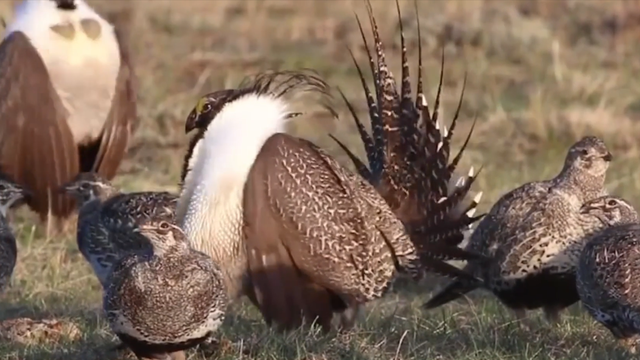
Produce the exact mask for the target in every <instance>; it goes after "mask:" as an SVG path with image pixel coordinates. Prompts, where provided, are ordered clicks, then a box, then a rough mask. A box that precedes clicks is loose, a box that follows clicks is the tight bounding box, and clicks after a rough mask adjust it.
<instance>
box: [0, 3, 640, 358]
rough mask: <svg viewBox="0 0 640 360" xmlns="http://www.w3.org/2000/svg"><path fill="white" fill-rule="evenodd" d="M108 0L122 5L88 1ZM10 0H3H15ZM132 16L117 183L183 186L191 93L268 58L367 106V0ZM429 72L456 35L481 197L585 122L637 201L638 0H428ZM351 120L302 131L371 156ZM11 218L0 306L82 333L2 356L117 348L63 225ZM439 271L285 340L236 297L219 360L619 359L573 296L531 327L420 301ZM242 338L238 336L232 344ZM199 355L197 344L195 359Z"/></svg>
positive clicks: (94, 286)
mask: <svg viewBox="0 0 640 360" xmlns="http://www.w3.org/2000/svg"><path fill="white" fill-rule="evenodd" d="M92 3H93V4H96V5H97V6H98V8H99V9H100V10H110V9H112V8H114V7H117V6H120V4H118V2H117V1H100V2H98V1H94V2H92ZM7 4H8V2H7V1H3V2H2V5H7ZM373 5H374V12H375V14H376V16H377V20H378V23H379V26H380V28H381V31H382V33H383V38H384V40H385V41H386V46H387V47H386V49H387V54H388V58H390V59H392V64H393V66H394V68H395V69H397V66H398V27H397V19H396V15H395V9H394V7H393V6H394V5H393V3H392V2H390V1H386V2H383V1H374V4H373ZM402 8H403V9H404V10H403V14H404V20H405V21H404V24H405V32H406V35H407V37H408V41H409V44H410V46H411V48H412V50H413V52H412V54H411V55H412V58H415V49H416V40H417V37H416V26H415V22H414V12H413V11H412V4H411V3H409V2H402ZM137 10H138V11H137V15H136V22H135V24H134V26H133V28H132V34H131V36H132V44H133V52H134V55H135V58H136V60H137V64H138V75H139V78H140V96H139V97H140V117H141V118H142V123H143V125H142V126H141V128H140V130H139V132H138V133H137V134H136V138H135V141H134V143H133V144H132V147H131V151H130V153H129V156H128V158H127V160H126V162H125V164H124V165H123V167H122V174H121V175H120V176H119V177H118V178H117V180H116V182H117V183H118V184H120V185H122V186H124V187H125V188H127V189H129V190H140V189H146V190H155V189H170V190H176V189H177V187H176V184H177V180H178V174H179V168H180V164H181V161H182V159H181V157H182V152H183V150H184V148H185V144H186V141H187V138H186V137H185V136H184V135H183V131H182V129H183V121H184V119H185V116H186V114H187V113H188V111H189V110H190V108H191V107H192V106H193V103H194V101H195V99H196V97H197V96H198V95H200V94H202V93H204V92H207V91H210V90H212V89H218V88H221V87H223V86H225V85H234V84H237V83H238V82H239V81H240V80H241V79H242V78H243V77H244V76H245V75H247V74H249V73H255V72H256V71H258V70H260V69H268V68H271V69H274V68H295V67H310V68H314V69H316V70H318V71H319V72H320V73H321V74H322V76H324V77H325V78H326V79H327V81H328V82H329V83H330V84H333V85H335V86H339V87H340V88H342V89H343V90H344V91H345V93H346V94H347V96H348V97H349V98H351V99H353V100H355V101H356V102H357V103H358V105H359V107H358V108H359V110H360V111H364V110H365V106H364V99H363V97H362V93H361V91H360V89H359V85H358V82H357V78H356V72H355V69H354V66H353V65H352V63H351V62H350V60H349V56H348V53H347V52H346V50H345V46H349V47H351V48H352V49H353V50H354V52H355V53H356V56H357V57H358V58H359V59H361V60H363V56H362V55H363V51H362V50H363V49H362V46H361V43H360V40H359V35H358V32H357V28H356V23H355V19H354V16H353V12H354V11H355V12H356V13H358V14H360V15H361V18H366V17H363V16H362V15H364V14H365V12H364V11H365V8H364V5H363V4H362V3H361V2H360V1H346V0H345V1H337V0H334V1H303V0H296V1H293V0H279V1H255V0H247V1H230V0H226V1H225V0H216V1H206V0H202V1H188V0H181V1H167V0H154V1H140V2H139V3H137ZM419 16H420V19H421V23H422V30H423V41H424V43H423V46H424V53H425V56H427V64H426V65H427V69H426V75H427V80H428V85H429V89H430V90H431V91H430V93H431V94H432V95H433V94H434V93H435V91H434V89H435V85H436V84H437V74H438V71H439V66H438V61H439V58H438V56H439V51H440V50H439V49H440V45H441V44H443V43H446V44H447V46H446V56H447V64H446V74H445V76H446V78H445V87H446V89H445V93H444V115H445V118H447V119H448V118H450V116H451V113H452V111H453V109H454V106H455V102H456V101H457V96H458V94H459V92H460V90H461V85H462V79H463V76H464V73H465V71H466V72H467V73H468V84H467V89H466V93H465V101H464V105H463V117H464V120H465V122H464V125H463V126H461V129H460V130H459V134H458V135H459V136H457V141H458V144H460V142H461V141H462V140H463V138H464V133H465V132H466V129H468V127H469V124H470V123H471V121H470V120H472V119H473V118H474V117H477V118H478V126H477V128H476V132H475V135H474V136H473V138H472V140H471V144H470V146H469V151H468V154H467V156H466V157H465V159H464V165H465V166H470V165H471V164H474V165H480V164H481V165H483V166H484V171H483V173H482V174H481V176H480V179H479V181H478V182H477V183H476V184H477V186H476V189H482V190H483V191H484V192H485V194H486V195H485V199H484V201H483V207H484V209H486V207H488V206H489V205H490V204H491V203H492V202H493V201H495V200H496V199H497V197H498V196H499V195H500V194H501V193H504V192H505V191H506V190H508V189H510V188H512V187H514V186H516V185H518V184H521V183H523V182H525V181H529V180H534V179H541V178H545V177H550V176H552V175H553V174H554V173H555V172H557V171H558V170H559V168H560V166H561V163H562V158H563V155H564V152H565V150H566V148H567V147H568V146H569V144H570V143H571V142H572V141H574V140H575V139H577V138H579V137H580V136H582V135H585V134H595V135H598V136H602V137H603V138H604V139H605V140H606V141H607V144H608V145H609V146H610V147H611V148H612V152H613V153H614V156H615V161H614V165H613V166H612V170H611V175H610V177H609V189H610V190H611V191H613V192H614V193H616V194H619V195H622V196H625V197H627V198H629V199H630V200H631V201H632V202H633V203H635V204H636V205H640V195H638V194H640V192H639V191H638V188H639V186H640V184H638V181H637V180H636V179H637V178H638V175H640V174H639V173H640V170H638V169H636V168H635V165H636V164H637V161H636V158H637V157H638V154H639V152H640V146H639V145H638V142H637V139H638V138H639V136H640V123H638V121H637V120H638V117H639V115H640V87H639V86H638V84H637V78H636V75H637V74H638V73H639V70H640V56H638V55H640V53H639V51H638V47H637V44H638V40H640V3H639V2H638V1H606V2H596V1H592V2H586V1H570V0H553V1H537V0H526V1H513V0H511V1H510V0H502V1H497V0H496V1H491V0H485V1H472V0H450V1H429V2H426V1H425V2H421V3H420V14H419ZM338 110H339V112H340V114H341V115H342V119H343V120H341V121H340V122H337V121H334V120H333V119H331V118H330V117H319V118H317V119H314V120H313V121H309V122H306V123H298V124H296V126H295V128H294V129H293V131H294V132H296V133H298V134H300V135H301V136H304V137H307V138H310V139H312V140H314V141H316V142H317V143H319V144H321V145H322V146H325V147H327V148H329V149H331V150H332V151H333V152H334V153H335V154H336V155H337V156H340V157H341V159H344V160H345V163H347V162H346V159H345V158H344V155H343V154H342V153H341V152H340V151H338V150H337V147H336V146H335V145H334V144H333V143H332V142H331V141H329V139H328V137H327V136H326V134H327V133H328V132H329V131H331V132H334V133H338V135H339V136H340V138H342V139H346V140H347V141H348V142H349V143H350V144H351V146H352V147H354V148H355V149H357V150H358V152H359V153H360V154H362V148H361V145H359V143H358V141H357V138H356V136H355V132H354V127H353V126H352V123H351V121H350V120H349V118H348V116H347V114H346V111H345V108H344V106H343V105H342V104H339V107H338ZM19 220H20V221H18V222H17V223H16V226H15V227H16V231H17V233H18V234H19V237H20V242H19V263H18V265H17V268H16V272H15V277H14V281H13V286H12V287H11V289H10V290H9V291H8V293H7V294H5V295H4V297H3V298H2V299H1V300H0V319H7V318H13V317H18V316H34V317H41V316H42V317H53V316H59V317H64V318H68V319H72V320H73V321H75V322H77V323H78V324H79V326H80V328H81V330H82V336H81V337H80V339H76V340H74V341H70V340H69V341H65V340H64V339H62V340H58V341H56V342H54V343H53V344H39V345H32V346H27V345H24V344H14V343H7V342H0V358H2V359H87V360H89V359H108V358H114V357H112V356H111V355H109V354H108V352H107V351H106V350H107V348H108V346H110V344H113V340H114V339H113V336H112V335H111V333H110V332H109V330H108V328H107V327H106V326H105V324H104V322H103V320H102V319H101V315H100V312H99V306H100V296H101V293H100V288H99V285H98V282H97V280H96V279H95V278H94V277H93V275H92V273H91V270H90V268H89V266H88V265H87V264H86V263H85V262H84V261H83V259H82V257H81V255H80V254H79V252H78V251H77V248H76V245H75V241H74V239H73V238H72V237H71V236H70V237H69V238H55V239H48V240H46V239H44V237H43V236H42V232H43V231H42V230H43V229H42V228H41V227H34V225H33V221H32V220H30V217H29V216H23V217H21V218H20V219H19ZM435 286H437V285H436V284H435V282H430V283H428V284H424V285H423V286H421V287H420V288H419V290H420V291H418V287H412V286H404V287H401V288H402V290H398V291H397V292H396V293H394V294H390V295H389V296H388V297H386V298H385V299H382V300H380V301H378V302H376V303H374V304H371V305H370V306H369V308H368V312H367V313H366V316H365V318H363V319H362V321H361V322H360V325H359V327H358V328H357V329H356V330H355V331H354V332H353V333H350V334H348V335H344V336H328V337H323V336H320V335H318V334H316V333H294V334H288V335H276V334H273V333H271V332H270V331H269V330H268V329H267V328H266V327H265V326H264V324H263V323H262V321H261V319H260V317H259V316H258V314H257V312H256V310H255V309H253V308H251V307H249V306H243V305H238V306H234V308H233V309H232V311H231V314H230V316H229V319H228V321H227V323H226V325H225V326H224V329H223V330H222V331H221V334H220V336H221V337H222V339H223V340H224V341H223V343H224V344H226V345H225V346H223V347H222V348H221V350H220V351H219V353H218V354H217V355H218V356H219V358H221V359H237V358H244V359H391V358H393V359H447V360H458V359H581V360H582V359H624V358H626V355H625V353H624V352H623V351H622V350H620V349H618V348H617V347H616V346H615V344H614V342H613V341H612V339H611V338H610V337H609V335H608V333H606V332H605V331H604V330H603V329H602V328H600V327H599V326H596V325H595V324H594V323H593V322H592V321H591V320H590V319H589V318H588V317H587V316H586V315H585V314H584V313H583V312H582V311H581V309H580V308H579V307H578V306H574V307H573V308H572V309H571V311H569V312H568V314H567V315H566V317H565V318H564V321H563V322H562V323H561V325H559V326H557V327H550V326H548V325H547V324H546V323H544V322H543V321H542V320H541V319H540V318H539V316H538V315H535V318H536V319H537V320H539V323H538V326H537V327H534V329H533V330H532V331H530V332H525V331H523V330H520V329H519V328H518V326H517V325H516V324H514V323H513V322H512V320H511V319H512V318H511V317H510V314H508V313H507V312H506V311H505V310H504V309H503V308H502V307H501V306H499V305H498V304H497V303H496V301H495V300H494V299H492V298H489V297H485V296H483V295H482V294H476V295H474V296H472V298H471V299H470V301H471V303H470V304H471V306H469V304H467V303H464V302H460V303H456V304H452V305H449V306H446V307H445V308H443V309H441V310H436V311H432V312H424V311H422V310H420V308H419V305H420V304H421V303H422V301H424V300H425V299H426V298H427V296H428V294H429V292H430V291H432V290H433V288H434V287H435ZM228 342H233V343H234V344H228ZM192 358H193V359H201V358H202V356H201V355H196V354H193V355H192Z"/></svg>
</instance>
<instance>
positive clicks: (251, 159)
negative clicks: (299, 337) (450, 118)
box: [177, 72, 471, 330]
mask: <svg viewBox="0 0 640 360" xmlns="http://www.w3.org/2000/svg"><path fill="white" fill-rule="evenodd" d="M309 90H316V91H318V92H320V93H326V92H327V85H326V84H325V83H324V82H323V81H321V80H320V79H318V78H317V77H315V76H312V75H308V74H305V73H300V72H275V73H265V74H261V75H259V76H257V77H256V78H254V79H252V80H251V81H250V82H248V83H247V84H246V86H241V87H240V88H238V89H229V90H224V91H218V92H216V93H212V94H209V95H206V96H204V97H203V98H202V99H201V100H200V101H198V104H197V105H196V107H195V109H194V110H193V111H192V113H191V114H190V116H189V118H188V120H187V124H186V130H187V132H188V131H190V130H197V131H196V135H195V137H194V140H192V141H191V144H190V147H189V151H188V153H187V155H186V157H185V167H184V170H185V171H184V172H183V173H184V175H185V176H184V178H183V186H182V193H181V196H180V200H179V201H178V206H177V222H178V224H179V225H180V226H181V227H182V228H183V229H184V230H185V233H186V234H187V236H188V237H189V239H190V241H191V244H192V246H193V247H194V248H195V249H198V250H200V251H203V252H205V253H207V254H209V255H211V256H212V258H213V259H214V261H215V262H216V263H217V264H218V265H219V266H220V268H221V269H222V272H223V275H224V279H225V284H226V286H227V289H228V290H229V297H230V298H231V299H235V298H238V297H239V296H242V295H247V296H248V297H249V298H250V299H251V300H252V301H253V303H254V304H255V305H256V306H257V307H258V308H259V309H260V310H261V312H262V314H263V316H264V318H265V320H266V321H267V323H269V324H276V325H278V326H279V327H280V328H283V329H291V328H295V327H297V326H299V325H300V324H301V323H302V322H303V320H305V321H306V322H307V323H310V322H312V321H314V320H315V321H317V323H319V324H320V325H322V327H323V328H324V329H325V330H328V329H329V328H330V326H331V319H332V317H333V315H334V313H340V312H342V311H344V310H345V309H347V308H353V307H357V306H358V305H359V304H363V303H365V302H367V301H370V300H373V299H376V298H379V297H380V296H382V295H383V294H384V293H385V291H386V290H387V289H388V287H389V285H390V283H391V281H392V280H393V279H394V277H395V275H396V274H398V273H399V272H406V273H408V274H410V275H412V276H413V277H415V278H419V277H421V275H422V273H423V270H424V269H427V270H429V271H435V272H438V273H441V274H445V275H451V276H464V275H465V273H463V272H461V271H459V270H458V269H457V268H455V267H453V266H450V265H448V264H446V263H445V262H444V261H443V260H447V259H452V258H459V257H462V256H465V255H466V253H465V252H464V251H462V250H460V249H458V248H456V249H455V250H454V251H451V252H449V251H448V250H447V249H441V250H440V249H438V250H439V251H435V252H428V251H424V252H420V251H418V250H417V249H416V245H415V244H414V243H413V242H412V241H411V238H410V237H409V236H408V234H407V233H406V231H405V228H404V225H403V224H402V222H401V221H400V220H399V219H398V218H397V217H396V216H395V215H394V214H393V212H392V211H391V209H390V208H389V206H388V205H387V204H386V202H385V200H384V199H383V198H382V196H381V195H380V194H379V193H378V192H377V191H376V190H375V188H374V187H373V186H372V185H371V184H369V183H368V182H367V181H366V180H365V179H363V178H362V177H360V176H359V175H357V174H355V173H352V172H351V171H349V170H348V169H347V168H345V167H343V166H341V165H340V164H339V163H338V162H337V161H335V160H334V159H333V158H332V157H331V156H329V155H328V154H327V153H326V152H325V151H323V150H322V149H320V148H318V147H317V146H315V145H314V144H312V143H311V142H309V141H307V140H303V139H299V138H296V137H294V136H291V135H287V134H286V133H285V125H286V124H287V123H288V122H289V121H290V120H291V119H292V118H293V117H295V116H296V115H298V112H297V111H296V110H295V109H294V108H293V106H292V104H291V103H290V102H289V101H288V99H287V97H288V96H289V95H295V94H296V93H300V92H302V91H309ZM470 257H471V256H470Z"/></svg>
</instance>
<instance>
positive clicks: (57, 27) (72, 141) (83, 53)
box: [0, 0, 138, 231]
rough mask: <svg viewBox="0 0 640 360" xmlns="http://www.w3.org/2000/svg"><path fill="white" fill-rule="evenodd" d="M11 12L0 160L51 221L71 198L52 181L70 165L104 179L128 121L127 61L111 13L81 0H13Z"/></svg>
mask: <svg viewBox="0 0 640 360" xmlns="http://www.w3.org/2000/svg"><path fill="white" fill-rule="evenodd" d="M14 15H15V16H14V18H13V21H12V22H11V23H9V24H8V26H7V28H6V30H5V33H4V38H3V40H2V42H1V43H0V79H1V80H0V99H2V100H1V101H0V117H1V118H2V122H0V164H1V165H2V167H3V170H4V171H5V172H7V174H8V175H10V176H12V177H13V178H14V179H15V181H16V182H17V183H19V184H21V185H24V186H26V187H27V188H29V189H30V190H31V191H32V192H33V195H32V196H31V197H30V198H29V200H28V201H27V205H28V206H29V208H31V209H32V210H33V211H34V212H36V213H37V214H38V215H39V217H40V220H41V221H44V220H45V219H47V220H48V222H47V225H48V228H47V230H48V231H49V230H54V227H55V229H58V230H60V229H62V228H63V225H64V224H66V223H67V222H66V221H65V220H66V219H68V218H69V216H70V215H71V214H72V213H73V212H74V210H75V208H74V203H73V201H72V200H71V199H68V198H66V197H65V196H64V195H62V194H58V193H57V192H56V189H57V188H58V187H59V186H61V185H62V184H64V183H65V182H67V181H70V180H71V179H72V178H73V177H74V176H75V175H77V174H78V173H79V172H87V171H95V172H98V173H100V174H101V175H102V176H104V177H106V178H107V179H112V178H113V177H114V176H115V174H116V172H117V170H118V167H119V166H120V163H121V161H122V159H123V157H124V155H125V153H126V150H127V146H128V143H129V141H130V139H131V137H132V135H133V133H134V131H135V130H136V129H137V127H138V119H137V107H136V87H137V85H136V79H135V73H134V68H133V62H132V59H131V56H130V53H129V48H128V42H127V41H126V39H127V37H126V34H123V33H122V31H121V30H120V29H119V27H120V26H119V25H118V24H121V23H122V21H121V20H118V19H120V18H117V17H114V20H113V25H112V23H110V22H108V21H107V20H106V19H105V18H103V17H102V16H100V15H99V14H98V13H97V12H96V11H95V10H94V9H92V8H91V7H90V6H89V5H88V4H87V3H86V2H85V1H84V0H42V1H41V0H23V1H22V2H21V3H20V4H18V5H17V7H16V9H15V11H14ZM122 19H124V18H122Z"/></svg>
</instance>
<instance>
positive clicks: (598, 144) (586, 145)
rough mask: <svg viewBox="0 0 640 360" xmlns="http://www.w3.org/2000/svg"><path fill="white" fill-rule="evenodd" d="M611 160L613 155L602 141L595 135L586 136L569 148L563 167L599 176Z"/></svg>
mask: <svg viewBox="0 0 640 360" xmlns="http://www.w3.org/2000/svg"><path fill="white" fill-rule="evenodd" d="M611 160H613V156H612V155H611V153H610V152H609V149H607V146H606V145H605V143H604V141H602V140H601V139H599V138H597V137H595V136H586V137H584V138H582V139H581V140H580V141H578V142H576V143H575V144H573V145H572V146H571V147H570V148H569V152H568V153H567V157H566V159H565V167H570V168H574V169H579V170H582V171H585V172H587V173H589V174H591V175H594V176H601V175H604V173H605V172H606V171H607V169H608V168H609V163H610V162H611Z"/></svg>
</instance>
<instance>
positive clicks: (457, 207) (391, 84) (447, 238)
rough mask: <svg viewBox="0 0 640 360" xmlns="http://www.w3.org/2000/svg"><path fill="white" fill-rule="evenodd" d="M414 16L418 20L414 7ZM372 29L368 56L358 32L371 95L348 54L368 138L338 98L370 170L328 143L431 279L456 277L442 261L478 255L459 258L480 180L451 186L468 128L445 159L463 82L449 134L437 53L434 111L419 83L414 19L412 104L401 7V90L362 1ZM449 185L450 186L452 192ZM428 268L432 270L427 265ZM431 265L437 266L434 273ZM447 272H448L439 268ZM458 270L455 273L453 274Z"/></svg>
mask: <svg viewBox="0 0 640 360" xmlns="http://www.w3.org/2000/svg"><path fill="white" fill-rule="evenodd" d="M415 6H416V13H417V2H416V4H415ZM366 7H367V14H368V17H369V23H370V26H371V30H372V34H373V40H374V44H373V45H374V46H373V48H374V50H373V51H374V52H375V60H374V58H373V54H372V52H371V50H370V47H369V43H368V41H367V39H366V36H365V32H364V30H363V27H362V23H361V22H360V19H359V18H358V16H357V15H356V20H357V22H358V28H359V30H360V34H361V36H362V41H363V44H364V47H365V49H366V53H367V58H368V61H369V67H370V71H371V75H372V77H373V83H374V86H373V91H372V90H371V89H370V88H369V86H368V85H367V81H366V80H365V77H364V73H363V71H362V68H361V67H360V66H359V65H358V63H357V61H356V60H355V56H354V55H353V53H352V52H351V51H349V53H350V54H351V57H352V60H353V62H354V64H355V67H356V70H357V71H358V76H359V78H360V82H361V84H362V89H363V91H364V95H365V98H366V101H367V106H368V109H369V121H370V124H371V134H369V133H368V132H367V130H366V128H365V126H364V124H363V122H362V121H361V119H360V118H359V117H358V115H357V113H356V111H355V107H354V106H353V105H352V104H351V103H350V102H349V100H347V98H346V97H345V96H344V94H342V93H341V95H342V98H343V99H344V101H345V103H346V105H347V108H348V109H349V112H350V113H351V115H352V117H353V120H354V122H355V124H356V127H357V129H358V132H359V135H360V138H361V140H362V142H363V144H364V149H365V152H366V154H367V161H368V163H369V166H368V167H367V165H366V164H365V163H364V162H363V161H362V160H360V159H359V158H358V157H357V156H356V155H355V154H354V153H353V152H352V151H350V150H349V149H348V148H347V146H346V145H345V144H343V143H342V142H340V140H338V139H337V138H335V137H333V136H332V138H333V139H334V140H335V141H336V142H337V144H338V145H339V146H340V147H341V148H342V149H343V150H344V151H345V152H346V153H347V155H348V156H349V158H350V159H351V161H352V162H353V163H354V165H355V167H356V169H357V171H358V172H359V173H360V175H362V176H363V177H364V178H366V179H367V180H368V181H369V182H370V183H371V184H372V185H374V186H375V187H376V189H377V190H378V191H379V192H380V194H381V195H382V196H383V197H384V199H385V200H386V201H387V203H388V204H389V206H390V207H391V209H392V210H393V211H394V213H395V214H396V216H398V218H399V219H400V220H402V222H403V223H404V224H405V225H406V226H407V229H408V230H409V233H410V234H411V238H412V241H413V242H414V243H415V244H416V247H417V248H418V249H419V250H420V251H421V253H422V257H423V259H425V268H426V269H427V270H431V271H434V270H436V268H437V270H436V271H435V272H437V273H444V274H449V275H450V276H453V277H460V276H461V272H462V270H459V269H457V268H456V269H457V270H452V269H449V268H448V266H445V267H443V266H444V265H442V264H444V263H442V261H444V260H470V259H476V258H479V257H480V255H477V254H472V253H470V252H468V251H464V250H461V249H460V248H459V247H458V246H459V245H460V244H461V243H462V241H463V239H464V232H465V231H466V230H468V229H470V227H471V226H472V225H473V224H474V223H475V222H476V221H477V220H479V219H480V218H482V216H483V215H480V216H474V214H475V211H476V207H477V205H478V203H479V202H480V199H481V197H482V193H478V194H477V195H476V196H475V197H474V198H473V199H472V200H471V201H469V200H468V199H467V198H468V197H469V192H470V189H471V186H472V184H473V183H474V181H475V179H476V178H477V176H478V173H479V172H474V169H473V168H472V169H471V170H470V171H469V173H468V175H467V176H465V177H461V178H460V179H457V180H456V181H452V178H453V177H454V173H455V171H456V170H457V166H458V163H459V162H460V160H461V158H462V154H463V153H464V150H465V149H466V147H467V145H468V143H469V140H470V138H471V134H472V132H473V128H474V126H475V121H474V124H473V125H472V127H471V130H470V132H469V134H468V135H467V138H466V141H465V142H464V144H463V145H462V147H461V149H460V150H459V152H458V153H457V154H456V155H455V156H454V157H453V159H452V160H451V161H450V157H451V141H452V138H453V134H454V130H455V129H456V125H457V122H458V118H459V115H460V109H461V107H462V101H463V95H464V89H465V86H466V76H465V81H464V85H463V88H462V93H461V95H460V100H459V102H458V106H457V109H456V111H455V114H454V117H453V120H452V122H451V124H450V126H449V129H447V128H446V127H444V128H443V127H442V126H441V124H440V122H439V119H438V117H439V110H440V99H441V98H440V96H441V93H442V85H443V78H444V49H443V52H442V63H441V70H440V80H439V84H438V92H437V95H436V98H435V103H434V106H433V109H431V108H430V107H429V105H428V103H427V101H426V97H425V95H424V91H423V80H422V67H423V64H422V45H421V34H420V21H419V19H418V52H419V54H418V75H417V90H416V96H415V98H413V97H412V89H411V76H410V71H409V61H408V56H407V48H406V43H405V36H404V29H403V24H402V20H401V19H402V17H401V14H400V6H399V4H398V1H396V8H397V12H398V17H399V19H400V24H399V25H400V42H401V49H402V51H401V60H402V72H401V84H400V90H399V91H398V88H397V87H396V81H395V79H394V77H393V74H392V73H391V71H390V70H389V68H388V66H387V63H386V56H385V52H384V48H383V44H382V41H381V39H380V35H379V31H378V26H377V24H376V20H375V17H374V16H373V10H372V8H371V4H370V2H369V1H368V0H367V1H366ZM452 182H453V186H451V185H452ZM430 261H432V262H433V264H431V265H430V264H429V262H430ZM434 264H437V265H434ZM446 265H448V264H446ZM458 270H459V271H458Z"/></svg>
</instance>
